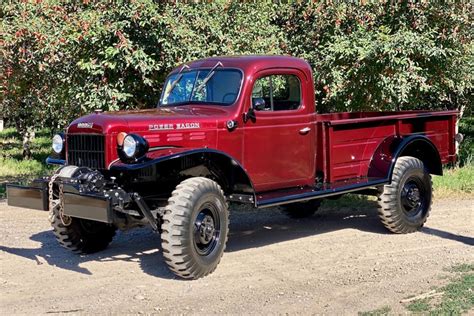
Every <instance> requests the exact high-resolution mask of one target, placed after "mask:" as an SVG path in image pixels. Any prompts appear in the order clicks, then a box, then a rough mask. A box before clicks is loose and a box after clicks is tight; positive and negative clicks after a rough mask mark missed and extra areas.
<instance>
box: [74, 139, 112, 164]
mask: <svg viewBox="0 0 474 316" xmlns="http://www.w3.org/2000/svg"><path fill="white" fill-rule="evenodd" d="M66 140H67V159H68V164H69V165H74V166H79V167H89V168H93V169H105V146H104V143H105V137H104V135H96V134H70V135H67V137H66Z"/></svg>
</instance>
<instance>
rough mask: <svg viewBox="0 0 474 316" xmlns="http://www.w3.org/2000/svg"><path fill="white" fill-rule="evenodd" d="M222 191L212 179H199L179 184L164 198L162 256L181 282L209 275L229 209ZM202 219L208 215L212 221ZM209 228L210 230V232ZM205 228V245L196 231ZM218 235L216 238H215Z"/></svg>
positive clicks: (217, 259)
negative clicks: (169, 195)
mask: <svg viewBox="0 0 474 316" xmlns="http://www.w3.org/2000/svg"><path fill="white" fill-rule="evenodd" d="M228 208H229V207H228V204H227V201H226V198H225V196H224V192H223V191H222V189H221V187H220V186H219V185H218V184H217V183H216V182H215V181H213V180H211V179H208V178H203V177H194V178H189V179H186V180H184V181H183V182H181V183H180V184H179V185H178V186H177V187H176V189H175V190H174V191H173V192H172V194H171V197H170V198H169V199H168V205H167V207H166V211H165V214H164V215H163V223H162V226H161V227H162V233H161V241H162V248H163V256H164V258H165V261H166V263H167V265H168V266H169V268H170V269H171V271H173V272H174V273H175V274H176V275H177V276H179V277H182V278H185V279H198V278H201V277H204V276H206V275H208V274H210V273H211V272H213V271H214V270H215V269H216V267H217V265H218V264H219V262H220V260H221V257H222V254H223V253H224V249H225V246H226V242H227V232H228V231H229V210H228ZM203 216H204V217H206V216H210V217H211V218H212V219H213V221H211V220H209V218H206V223H209V222H212V224H213V225H210V226H206V225H207V224H204V223H205V220H203ZM209 227H214V228H215V230H212V234H211V233H210V231H211V229H210V228H209ZM206 228H209V236H207V237H208V238H209V240H210V241H209V244H208V245H207V244H206V242H207V240H204V242H203V239H202V238H204V239H205V237H203V235H202V234H200V232H202V231H207V230H206ZM216 234H218V235H216Z"/></svg>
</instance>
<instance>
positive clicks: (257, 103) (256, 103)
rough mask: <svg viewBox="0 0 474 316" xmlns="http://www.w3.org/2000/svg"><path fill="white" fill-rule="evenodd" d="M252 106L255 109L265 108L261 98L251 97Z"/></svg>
mask: <svg viewBox="0 0 474 316" xmlns="http://www.w3.org/2000/svg"><path fill="white" fill-rule="evenodd" d="M252 108H254V109H255V110H257V111H263V110H265V100H264V99H263V98H253V99H252Z"/></svg>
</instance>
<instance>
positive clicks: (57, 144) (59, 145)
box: [52, 134, 64, 154]
mask: <svg viewBox="0 0 474 316" xmlns="http://www.w3.org/2000/svg"><path fill="white" fill-rule="evenodd" d="M52 147H53V151H54V152H55V153H56V154H60V153H61V152H62V151H63V149H64V139H63V137H62V136H61V135H60V134H56V135H54V137H53V146H52Z"/></svg>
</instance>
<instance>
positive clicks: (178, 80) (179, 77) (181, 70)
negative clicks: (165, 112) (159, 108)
mask: <svg viewBox="0 0 474 316" xmlns="http://www.w3.org/2000/svg"><path fill="white" fill-rule="evenodd" d="M184 68H188V69H189V66H188V65H186V64H184V65H183V67H181V69H180V70H179V71H178V73H177V75H178V77H177V78H176V80H175V81H173V83H172V84H171V86H170V87H169V89H167V90H168V93H166V91H165V93H164V95H163V96H168V95H170V94H171V92H172V91H173V89H174V88H175V87H176V85H177V84H178V82H180V81H181V79H182V78H183V74H182V72H183V70H184ZM160 104H161V102H160ZM161 105H162V104H161Z"/></svg>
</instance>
